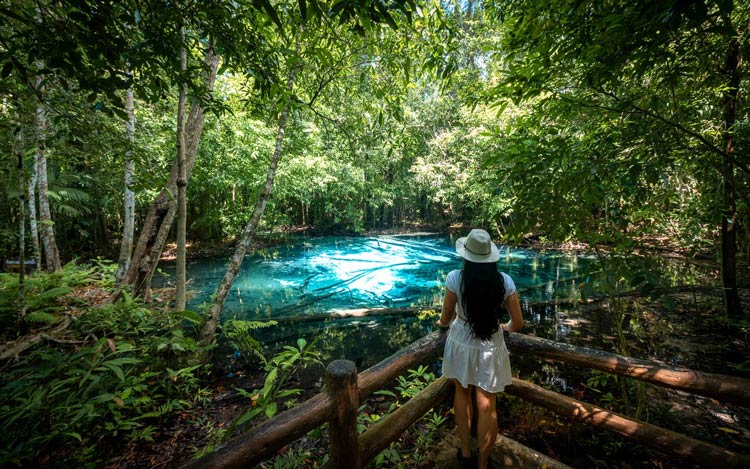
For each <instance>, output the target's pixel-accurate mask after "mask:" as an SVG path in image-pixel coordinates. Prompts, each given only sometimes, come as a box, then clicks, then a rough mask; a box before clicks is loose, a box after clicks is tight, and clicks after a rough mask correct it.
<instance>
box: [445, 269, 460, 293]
mask: <svg viewBox="0 0 750 469" xmlns="http://www.w3.org/2000/svg"><path fill="white" fill-rule="evenodd" d="M445 288H447V289H448V290H450V291H452V292H453V293H458V289H459V288H461V271H460V270H452V271H450V272H448V275H447V276H446V277H445Z"/></svg>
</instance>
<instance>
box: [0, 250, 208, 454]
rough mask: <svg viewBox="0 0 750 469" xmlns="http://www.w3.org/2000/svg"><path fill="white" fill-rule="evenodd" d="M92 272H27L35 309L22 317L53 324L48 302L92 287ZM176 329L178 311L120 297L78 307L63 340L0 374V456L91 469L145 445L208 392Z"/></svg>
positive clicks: (180, 325)
mask: <svg viewBox="0 0 750 469" xmlns="http://www.w3.org/2000/svg"><path fill="white" fill-rule="evenodd" d="M96 271H97V269H96V268H83V269H77V268H75V267H74V266H73V265H72V264H69V265H67V266H66V267H65V269H63V271H62V272H60V273H57V274H36V275H34V276H32V277H31V278H30V280H31V282H32V283H31V285H32V286H33V287H34V288H39V289H40V290H42V293H41V294H40V295H38V298H37V299H36V300H35V301H38V302H39V303H38V304H39V305H41V306H40V308H39V309H38V310H35V311H33V312H31V313H30V314H29V315H28V317H27V319H29V320H30V321H31V320H33V321H35V322H52V321H54V320H56V319H57V317H58V316H56V315H55V314H54V312H55V311H56V308H58V307H59V305H57V304H55V301H56V300H57V299H59V298H61V297H63V296H64V295H65V294H66V293H68V292H69V287H61V286H59V285H67V286H70V285H81V284H82V283H85V282H96V281H97V276H96ZM55 285H58V286H55ZM4 287H5V288H8V287H7V285H4ZM45 288H46V289H45ZM39 298H42V299H39ZM68 301H69V300H68ZM45 304H52V305H53V306H44V305H45ZM184 324H185V315H184V314H175V313H170V312H157V311H153V310H149V309H147V308H145V307H144V306H143V305H142V304H140V303H137V302H135V301H133V300H132V299H131V298H130V297H128V296H127V295H126V296H125V297H124V299H123V300H122V301H119V302H117V303H113V304H108V305H104V306H100V307H95V308H90V307H86V308H85V309H84V310H83V314H80V315H79V317H78V319H77V321H75V323H74V327H75V328H74V330H73V331H70V332H69V333H68V335H67V336H66V337H65V340H61V341H60V342H59V343H58V342H50V343H49V344H47V343H45V342H42V343H40V344H39V345H38V346H36V347H35V348H33V349H32V351H31V352H29V353H28V354H26V355H24V356H23V358H22V359H21V360H19V361H18V362H15V363H13V364H10V365H9V366H8V368H7V369H6V370H5V371H4V373H3V375H2V378H0V395H1V396H3V398H2V401H1V402H0V425H2V426H3V428H5V429H6V431H5V432H4V433H3V436H2V439H3V444H2V448H3V449H2V450H0V459H1V460H3V461H6V462H9V463H11V464H15V465H29V464H32V463H33V461H39V460H40V459H41V458H43V457H45V455H50V454H53V453H54V454H55V455H56V456H55V457H56V458H60V457H62V458H63V459H62V460H61V461H60V462H61V463H62V462H63V461H65V462H66V464H69V465H71V466H72V465H79V464H93V463H97V462H99V463H101V462H103V461H104V460H105V458H108V457H109V454H108V450H109V449H111V448H113V447H116V446H118V445H120V444H123V443H124V442H127V441H139V440H145V441H151V440H152V439H153V438H154V436H155V435H156V434H158V433H159V428H160V427H161V425H163V424H164V423H165V422H166V421H168V420H169V419H170V418H172V417H173V416H174V415H175V414H176V413H177V412H179V411H184V410H187V409H189V408H191V407H192V406H194V405H195V404H197V403H201V402H202V400H203V399H205V398H206V396H207V391H206V390H205V389H204V388H202V386H201V381H200V379H199V376H200V373H201V370H202V369H203V365H201V364H190V363H189V362H190V360H191V358H192V356H193V355H194V352H196V351H197V349H198V344H197V341H196V340H195V339H194V338H192V337H191V336H188V335H186V334H185V332H189V333H191V334H192V333H193V332H194V331H192V330H191V329H190V328H189V327H188V329H187V330H185V326H184Z"/></svg>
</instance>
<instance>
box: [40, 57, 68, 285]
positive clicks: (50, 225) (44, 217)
mask: <svg viewBox="0 0 750 469" xmlns="http://www.w3.org/2000/svg"><path fill="white" fill-rule="evenodd" d="M37 66H38V68H39V70H42V69H43V68H44V64H43V63H42V62H41V61H38V62H37ZM36 88H37V90H36V91H37V92H38V93H39V96H43V95H44V86H43V80H42V77H41V76H37V78H36ZM36 143H37V150H36V165H37V167H36V173H37V181H38V188H39V220H40V222H41V225H42V245H43V246H44V257H45V259H46V260H47V271H48V272H57V271H59V270H61V269H62V265H61V264H60V253H59V251H58V250H57V242H56V241H55V229H54V222H53V221H52V213H51V211H50V206H49V196H48V191H49V186H48V183H47V116H46V112H45V110H44V102H43V101H42V102H40V103H39V104H37V108H36Z"/></svg>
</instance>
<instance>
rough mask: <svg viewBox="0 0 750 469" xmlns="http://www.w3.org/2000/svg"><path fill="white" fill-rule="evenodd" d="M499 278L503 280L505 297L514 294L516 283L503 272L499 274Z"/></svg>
mask: <svg viewBox="0 0 750 469" xmlns="http://www.w3.org/2000/svg"><path fill="white" fill-rule="evenodd" d="M500 277H501V278H502V279H503V285H504V286H505V297H506V298H507V297H508V296H510V295H512V294H513V293H515V292H516V283H515V282H514V281H513V278H512V277H511V276H510V275H508V274H506V273H505V272H500Z"/></svg>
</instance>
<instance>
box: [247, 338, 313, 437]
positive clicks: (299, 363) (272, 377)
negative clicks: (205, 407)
mask: <svg viewBox="0 0 750 469" xmlns="http://www.w3.org/2000/svg"><path fill="white" fill-rule="evenodd" d="M314 347H315V341H313V342H311V343H309V344H308V343H307V341H306V340H305V339H301V338H300V339H297V346H296V347H295V346H292V345H285V346H284V348H283V349H282V350H281V351H280V352H279V353H277V354H276V355H274V356H273V358H271V359H270V360H268V361H267V362H266V366H265V371H266V378H265V381H264V384H263V387H262V388H261V389H255V390H252V391H247V390H245V389H241V388H237V392H239V393H240V394H241V395H242V396H244V397H246V398H248V399H250V405H251V407H250V410H249V411H247V412H245V413H243V414H242V415H240V416H239V417H238V418H237V419H235V421H234V422H232V429H234V428H241V427H242V426H244V425H246V424H247V423H248V422H251V421H252V420H254V419H256V418H258V417H260V416H262V415H265V416H266V418H272V417H273V416H274V415H276V413H278V411H279V401H280V400H281V399H283V398H285V397H290V396H295V395H297V394H299V393H300V392H301V391H302V390H301V389H296V388H288V387H287V382H288V380H289V379H290V378H291V377H292V376H294V374H295V373H297V371H298V370H300V369H304V368H307V367H310V366H313V365H320V355H319V354H318V353H317V352H316V351H315V350H314ZM264 361H265V360H264Z"/></svg>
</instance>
